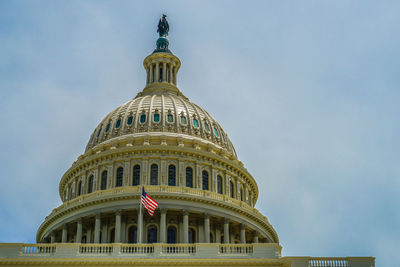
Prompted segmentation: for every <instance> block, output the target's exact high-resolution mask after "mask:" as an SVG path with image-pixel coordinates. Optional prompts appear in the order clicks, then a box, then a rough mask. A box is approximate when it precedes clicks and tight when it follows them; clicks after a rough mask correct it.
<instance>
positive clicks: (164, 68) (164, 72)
mask: <svg viewBox="0 0 400 267" xmlns="http://www.w3.org/2000/svg"><path fill="white" fill-rule="evenodd" d="M162 81H163V82H166V81H167V63H166V62H164V63H163V67H162Z"/></svg>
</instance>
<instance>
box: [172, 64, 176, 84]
mask: <svg viewBox="0 0 400 267" xmlns="http://www.w3.org/2000/svg"><path fill="white" fill-rule="evenodd" d="M173 80H174V81H173V83H174V84H175V85H176V80H177V79H176V67H175V68H174V77H173Z"/></svg>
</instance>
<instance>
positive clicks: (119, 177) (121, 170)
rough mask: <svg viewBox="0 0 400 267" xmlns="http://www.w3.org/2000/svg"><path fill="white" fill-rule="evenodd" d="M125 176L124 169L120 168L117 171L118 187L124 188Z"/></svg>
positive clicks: (116, 184)
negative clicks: (123, 180)
mask: <svg viewBox="0 0 400 267" xmlns="http://www.w3.org/2000/svg"><path fill="white" fill-rule="evenodd" d="M123 176H124V168H122V167H119V168H118V169H117V180H116V183H115V186H116V187H119V186H122V179H123Z"/></svg>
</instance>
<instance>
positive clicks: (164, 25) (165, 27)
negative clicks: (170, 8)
mask: <svg viewBox="0 0 400 267" xmlns="http://www.w3.org/2000/svg"><path fill="white" fill-rule="evenodd" d="M157 32H158V33H159V34H160V37H167V35H168V32H169V24H168V20H167V15H165V14H163V15H162V18H161V19H160V21H159V22H158V29H157Z"/></svg>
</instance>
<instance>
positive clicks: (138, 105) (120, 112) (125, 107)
mask: <svg viewBox="0 0 400 267" xmlns="http://www.w3.org/2000/svg"><path fill="white" fill-rule="evenodd" d="M156 110H157V112H158V113H159V114H160V118H159V120H160V121H159V123H154V122H153V116H154V113H155V111H156ZM169 110H171V114H172V115H173V116H174V122H173V123H172V124H169V123H168V122H167V114H168V111H169ZM182 111H183V112H184V114H185V117H186V124H185V125H184V124H182V123H181V121H180V119H181V118H180V116H181V113H182ZM143 112H144V113H143ZM141 114H146V120H147V121H146V122H145V123H143V124H141V123H140V116H141ZM130 116H132V117H133V118H134V119H133V121H132V124H131V125H128V118H129V117H130ZM119 118H121V124H122V125H121V126H120V128H119V129H115V124H116V122H117V120H118V119H119ZM193 118H196V119H197V121H198V123H199V127H198V128H195V127H194V125H193ZM205 121H206V122H207V124H208V127H209V130H208V131H207V130H206V129H205ZM108 123H110V126H109V129H108V131H106V129H107V125H108ZM169 125H170V126H169ZM214 127H215V128H216V129H217V130H218V132H219V137H217V136H216V135H215V133H214ZM100 129H101V130H100ZM197 129H198V130H197ZM99 131H100V135H99V136H97V134H98V132H99ZM137 132H175V133H177V134H186V135H189V136H196V137H199V138H201V139H205V140H207V141H210V142H212V143H214V144H216V145H218V146H220V147H221V148H223V149H225V150H227V152H228V153H229V154H231V155H232V156H233V157H234V158H237V156H236V153H235V150H234V148H233V145H232V143H231V142H230V140H229V138H228V136H227V135H226V133H225V132H224V131H223V129H222V127H221V126H220V125H219V123H218V122H217V121H216V120H215V119H214V118H213V117H212V116H211V115H210V114H209V113H208V112H207V111H206V110H204V109H203V108H201V107H199V106H198V105H196V104H195V103H192V102H190V101H189V100H188V99H187V98H186V97H184V96H181V95H175V94H172V93H169V92H155V93H153V94H146V95H141V96H140V95H138V96H137V97H136V98H134V99H132V100H130V101H128V102H126V103H125V104H122V105H121V106H119V107H118V108H116V109H114V110H113V111H112V112H111V113H109V114H108V115H107V116H105V118H104V119H103V120H102V121H101V122H100V123H99V124H98V126H97V127H96V128H95V130H94V132H93V133H92V135H91V138H90V140H89V142H88V145H87V146H86V150H85V151H87V150H89V149H91V148H93V147H95V146H96V145H98V144H101V143H103V142H105V141H108V140H111V139H113V138H116V137H118V136H123V135H127V134H132V133H137Z"/></svg>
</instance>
